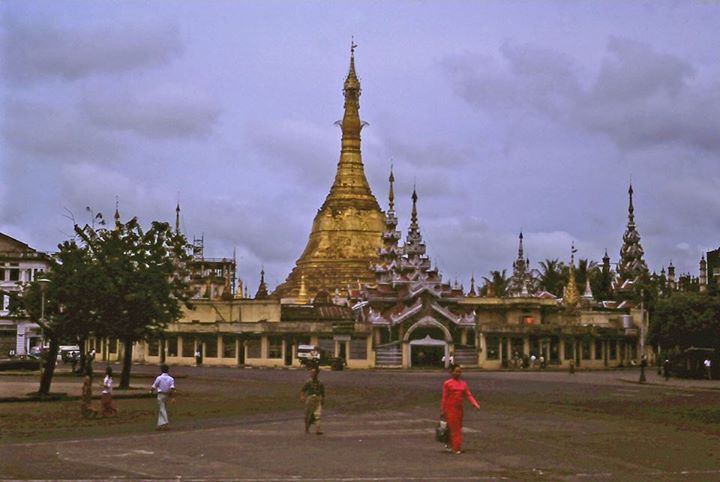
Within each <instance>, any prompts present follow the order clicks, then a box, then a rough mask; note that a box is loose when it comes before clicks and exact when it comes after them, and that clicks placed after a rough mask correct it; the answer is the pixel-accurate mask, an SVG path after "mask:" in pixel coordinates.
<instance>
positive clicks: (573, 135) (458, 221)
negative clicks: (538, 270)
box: [0, 0, 720, 293]
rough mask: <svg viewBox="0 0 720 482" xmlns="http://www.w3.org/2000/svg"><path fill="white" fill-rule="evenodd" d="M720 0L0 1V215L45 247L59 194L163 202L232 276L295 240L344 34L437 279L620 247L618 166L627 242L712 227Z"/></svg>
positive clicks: (379, 149)
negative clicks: (519, 260) (228, 259)
mask: <svg viewBox="0 0 720 482" xmlns="http://www.w3.org/2000/svg"><path fill="white" fill-rule="evenodd" d="M718 25H720V3H718V2H709V1H708V2H705V1H697V2H695V1H678V2H670V1H666V2H658V1H652V2H642V1H631V2H627V1H622V2H621V1H617V2H613V1H577V2H566V1H557V2H551V1H526V2H522V1H497V2H492V1H485V2H466V1H458V2H452V1H443V2H439V1H438V2H429V1H421V0H414V1H407V2H403V1H393V2H373V1H368V2H345V1H311V2H310V1H309V2H287V1H277V2H273V1H244V2H231V1H227V2H225V1H219V0H215V1H212V2H200V1H182V2H180V1H178V2H171V1H163V2H132V1H123V2H100V1H97V2H82V1H72V2H71V1H54V2H49V1H48V2H39V1H38V2H29V1H12V0H6V1H3V2H2V3H0V42H1V47H0V48H1V50H0V69H2V70H1V71H0V74H1V75H0V78H1V79H0V82H1V83H0V99H1V100H0V102H1V104H0V105H1V109H2V114H1V115H0V135H1V136H2V137H1V139H2V141H1V142H0V181H1V182H0V231H1V232H3V233H6V234H8V235H10V236H13V237H15V238H17V239H20V240H23V241H25V242H27V243H29V244H30V245H31V246H33V247H34V248H36V249H39V250H45V251H51V250H54V249H55V246H56V245H57V244H58V243H59V242H61V241H63V240H64V239H66V238H67V237H69V236H70V233H71V231H72V221H71V220H70V219H69V218H70V217H71V216H72V217H74V219H75V220H76V221H77V222H79V223H85V222H90V219H91V215H90V213H89V212H88V211H87V210H86V207H90V208H91V209H92V210H93V211H94V212H102V213H104V214H105V215H106V216H107V217H111V215H112V213H113V211H114V209H115V199H116V196H117V198H118V199H119V205H120V211H121V214H122V215H123V217H125V218H127V217H130V216H138V217H139V218H140V219H141V220H142V221H143V222H145V223H149V222H150V221H151V220H167V221H172V220H173V219H174V214H175V213H174V209H175V204H176V202H177V201H178V199H179V200H180V204H181V207H182V225H183V230H184V231H185V233H186V234H187V235H188V237H190V238H192V237H194V236H197V237H199V236H201V235H204V238H205V254H206V256H213V257H220V256H231V255H232V252H233V249H236V250H237V257H238V275H239V277H240V278H242V279H243V280H245V281H246V282H247V283H248V284H249V286H250V291H251V292H253V293H254V291H255V288H256V287H257V281H258V277H259V271H260V268H261V266H264V267H265V271H266V277H267V280H268V282H269V284H270V287H271V288H274V287H275V286H276V285H277V284H278V283H280V282H281V281H283V280H284V279H285V277H286V276H287V274H288V273H289V272H290V270H291V268H292V266H293V265H294V262H295V260H296V259H297V257H298V256H299V255H300V254H301V252H302V250H303V249H304V247H305V244H306V242H307V239H308V235H309V232H310V228H311V224H312V219H313V216H314V215H315V212H316V211H317V209H318V208H319V207H320V205H321V204H322V202H323V200H324V198H325V196H326V195H327V193H328V191H329V189H330V186H331V184H332V180H333V178H334V174H335V168H336V164H337V160H338V156H339V152H340V130H339V129H338V128H337V127H336V126H335V125H333V123H334V122H335V121H336V120H338V119H340V118H341V117H342V106H343V98H342V92H341V88H342V82H343V80H344V78H345V75H346V73H347V68H348V61H349V47H350V40H351V36H352V35H354V38H355V41H356V42H357V43H358V45H359V47H358V48H357V51H356V65H357V70H358V74H359V76H360V78H361V81H362V88H363V93H362V97H361V111H360V112H361V116H362V117H363V119H364V120H366V121H367V122H369V124H370V125H369V126H368V127H367V128H365V129H364V130H363V159H364V162H365V169H366V173H367V176H368V179H369V181H370V185H371V187H372V189H373V192H374V194H375V195H376V197H377V198H378V200H379V202H380V204H381V205H382V206H383V207H385V206H386V205H387V201H386V199H387V177H388V172H389V168H390V163H391V162H392V163H393V165H394V171H395V177H396V194H397V198H398V199H397V201H396V204H397V210H398V214H399V216H400V227H401V229H402V230H403V231H404V232H406V230H407V226H408V224H409V210H410V193H411V192H412V187H413V183H415V184H416V186H417V190H418V195H419V198H420V199H419V205H418V210H419V215H420V226H421V230H422V233H423V235H424V237H425V239H426V241H427V244H428V248H429V253H430V255H431V257H432V259H433V261H434V262H435V263H436V264H437V265H438V266H439V268H440V269H441V272H442V273H443V274H444V276H445V278H446V279H448V278H449V279H451V280H453V279H458V280H459V281H460V282H463V283H464V284H465V286H466V288H467V287H468V283H469V281H468V280H469V278H470V276H471V275H473V274H474V275H475V277H476V278H478V279H479V278H481V277H482V276H487V274H488V272H489V271H490V270H494V269H508V270H511V264H512V261H513V259H514V258H515V256H516V253H517V235H518V232H519V231H520V230H522V231H523V232H524V235H525V245H526V253H527V255H528V256H529V257H530V261H531V263H532V264H533V266H534V267H537V263H538V262H539V261H540V260H543V259H545V258H560V259H565V260H567V258H569V252H570V245H571V243H572V242H574V243H575V244H576V246H577V247H578V250H579V252H578V256H580V257H583V258H590V259H595V260H599V259H600V258H601V257H602V256H603V253H604V251H605V249H607V251H608V254H609V255H610V257H611V258H612V261H613V262H617V259H618V257H619V250H620V246H621V243H622V234H623V231H624V229H625V226H626V223H627V189H628V183H629V182H630V180H631V179H632V183H633V186H634V188H635V208H636V210H635V213H636V221H637V225H638V230H639V232H640V234H641V236H642V243H643V246H644V248H645V252H646V260H647V262H648V264H649V266H650V267H651V269H653V270H657V271H659V270H660V268H661V267H662V266H667V264H668V263H669V261H670V260H672V261H673V264H674V265H675V266H676V267H677V269H678V272H691V273H693V274H694V275H696V274H697V269H698V268H697V266H698V261H699V259H700V256H701V253H702V252H704V251H706V250H708V249H714V248H717V247H718V245H720V194H719V193H720V132H718V130H719V127H718V125H719V124H718V120H719V119H720V80H718V79H720V60H719V59H720V58H719V57H718V55H717V46H718V45H720V31H719V30H718V28H717V26H718Z"/></svg>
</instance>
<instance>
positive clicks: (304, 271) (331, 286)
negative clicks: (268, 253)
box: [275, 44, 385, 299]
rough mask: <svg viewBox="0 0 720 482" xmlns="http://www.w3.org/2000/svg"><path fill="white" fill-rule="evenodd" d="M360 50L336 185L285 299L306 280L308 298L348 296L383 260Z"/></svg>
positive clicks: (280, 290)
mask: <svg viewBox="0 0 720 482" xmlns="http://www.w3.org/2000/svg"><path fill="white" fill-rule="evenodd" d="M355 47H356V45H355V44H352V46H351V48H350V70H349V72H348V75H347V78H346V79H345V85H344V87H343V92H344V95H345V114H344V116H343V120H342V123H341V127H342V148H341V151H340V161H339V162H338V165H337V173H336V174H335V181H334V182H333V185H332V187H331V188H330V193H329V194H328V195H327V197H326V198H325V202H324V203H323V205H322V207H321V208H320V210H319V211H318V213H317V215H315V220H314V221H313V226H312V232H311V233H310V239H309V240H308V243H307V246H306V247H305V251H303V253H302V255H301V256H300V258H299V259H298V260H297V262H296V263H295V268H293V270H292V272H291V273H290V275H289V276H288V277H287V279H286V280H285V282H284V283H282V284H281V285H279V286H278V287H277V289H276V290H275V295H276V296H279V297H281V298H297V297H298V295H299V294H300V293H299V292H300V284H301V280H303V278H304V285H305V286H304V287H305V289H306V293H303V296H308V297H309V298H310V299H312V298H314V297H315V295H316V294H317V292H318V291H320V290H326V291H328V292H331V293H332V292H334V291H335V290H336V289H339V290H340V291H344V290H346V289H347V288H348V286H352V287H357V286H358V283H373V282H375V274H374V273H373V272H372V271H371V270H370V266H371V264H373V263H375V262H377V260H378V249H379V248H380V247H381V245H382V232H383V229H384V227H385V216H384V214H383V212H382V211H381V210H380V206H379V205H378V202H377V199H375V196H373V193H372V191H371V190H370V185H369V184H368V182H367V178H366V177H365V170H364V168H363V163H362V154H361V152H360V131H361V130H362V128H363V122H362V121H361V120H360V113H359V110H360V102H359V100H360V81H359V80H358V78H357V75H356V73H355Z"/></svg>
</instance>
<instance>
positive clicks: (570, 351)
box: [563, 337, 575, 360]
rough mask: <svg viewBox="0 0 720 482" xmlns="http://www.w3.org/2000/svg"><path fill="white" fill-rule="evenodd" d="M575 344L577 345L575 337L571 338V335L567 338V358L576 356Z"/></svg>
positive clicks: (565, 354)
mask: <svg viewBox="0 0 720 482" xmlns="http://www.w3.org/2000/svg"><path fill="white" fill-rule="evenodd" d="M574 345H575V339H574V338H571V337H568V338H565V348H564V353H563V357H564V358H565V359H566V360H572V359H573V358H574V357H575V346H574Z"/></svg>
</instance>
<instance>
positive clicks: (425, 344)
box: [403, 317, 452, 368]
mask: <svg viewBox="0 0 720 482" xmlns="http://www.w3.org/2000/svg"><path fill="white" fill-rule="evenodd" d="M403 341H404V342H405V343H407V347H408V349H407V355H408V358H407V360H408V363H407V366H408V367H413V366H415V367H435V368H439V367H444V366H447V360H448V358H449V353H450V349H449V348H450V346H449V344H450V343H451V341H452V337H451V336H450V332H449V331H448V329H447V328H446V327H445V326H443V324H442V323H440V322H438V321H437V320H435V319H433V318H430V317H425V318H423V319H422V320H420V321H418V322H417V323H415V324H414V325H412V326H411V327H410V328H409V329H408V330H407V332H406V333H405V337H404V340H403Z"/></svg>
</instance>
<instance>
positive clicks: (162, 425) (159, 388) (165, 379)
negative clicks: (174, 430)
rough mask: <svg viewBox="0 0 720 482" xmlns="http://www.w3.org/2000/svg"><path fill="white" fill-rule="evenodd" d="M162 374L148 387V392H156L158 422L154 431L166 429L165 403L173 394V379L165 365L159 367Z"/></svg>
mask: <svg viewBox="0 0 720 482" xmlns="http://www.w3.org/2000/svg"><path fill="white" fill-rule="evenodd" d="M160 371H161V372H162V373H161V374H160V375H159V376H158V377H157V378H156V379H155V381H154V382H153V384H152V387H150V392H151V393H153V392H157V400H158V422H157V427H156V430H165V429H167V428H168V416H167V401H168V400H169V399H172V396H173V394H174V393H175V379H174V378H173V377H171V376H170V375H169V374H168V372H169V371H170V367H168V366H167V365H166V364H164V363H163V364H162V365H160Z"/></svg>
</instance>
